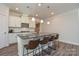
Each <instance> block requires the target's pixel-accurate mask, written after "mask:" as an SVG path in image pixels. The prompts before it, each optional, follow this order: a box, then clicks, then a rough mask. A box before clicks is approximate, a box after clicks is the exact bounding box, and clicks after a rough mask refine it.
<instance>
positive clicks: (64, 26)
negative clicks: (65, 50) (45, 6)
mask: <svg viewBox="0 0 79 59" xmlns="http://www.w3.org/2000/svg"><path fill="white" fill-rule="evenodd" d="M78 12H79V11H78V9H74V10H71V11H67V12H65V13H62V14H59V15H56V16H54V17H50V18H48V19H46V20H45V23H44V24H42V26H41V31H42V32H55V33H59V34H60V38H59V40H60V41H64V42H67V43H72V44H77V45H79V17H78ZM48 20H49V21H50V22H51V24H50V25H47V24H46V22H47V21H48Z"/></svg>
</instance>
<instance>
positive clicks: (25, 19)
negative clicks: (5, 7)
mask: <svg viewBox="0 0 79 59" xmlns="http://www.w3.org/2000/svg"><path fill="white" fill-rule="evenodd" d="M21 23H29V19H28V17H27V16H26V15H23V16H21Z"/></svg>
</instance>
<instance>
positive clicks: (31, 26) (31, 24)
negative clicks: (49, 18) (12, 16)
mask: <svg viewBox="0 0 79 59" xmlns="http://www.w3.org/2000/svg"><path fill="white" fill-rule="evenodd" d="M29 27H30V28H35V21H32V17H29Z"/></svg>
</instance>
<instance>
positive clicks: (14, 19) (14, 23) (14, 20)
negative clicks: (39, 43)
mask: <svg viewBox="0 0 79 59" xmlns="http://www.w3.org/2000/svg"><path fill="white" fill-rule="evenodd" d="M21 23H28V24H29V27H30V28H35V21H32V17H27V16H26V15H23V16H21V17H19V16H13V15H10V16H9V27H21Z"/></svg>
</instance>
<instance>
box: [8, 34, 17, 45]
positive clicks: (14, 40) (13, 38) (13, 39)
mask: <svg viewBox="0 0 79 59" xmlns="http://www.w3.org/2000/svg"><path fill="white" fill-rule="evenodd" d="M16 36H17V34H16V33H10V34H9V37H8V38H9V43H10V44H14V43H17V38H16Z"/></svg>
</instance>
